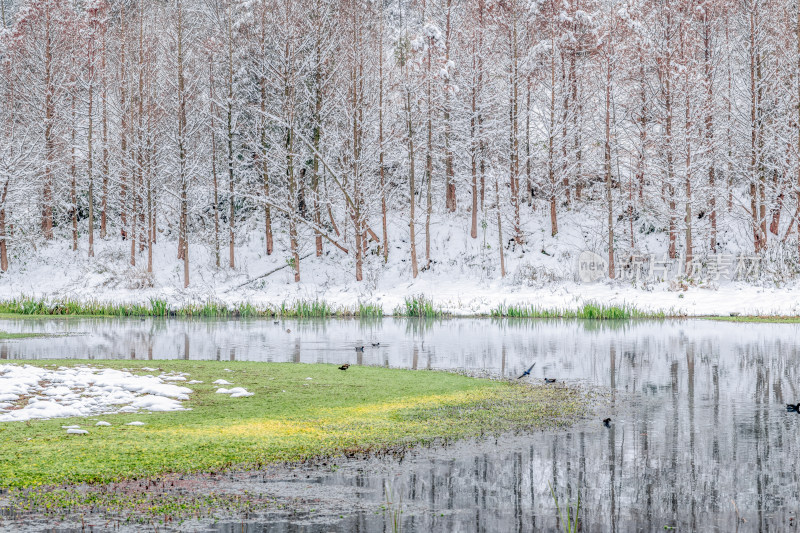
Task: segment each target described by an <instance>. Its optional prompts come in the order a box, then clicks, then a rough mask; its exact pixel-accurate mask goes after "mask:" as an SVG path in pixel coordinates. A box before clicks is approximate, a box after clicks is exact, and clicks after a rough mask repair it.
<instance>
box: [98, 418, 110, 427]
mask: <svg viewBox="0 0 800 533" xmlns="http://www.w3.org/2000/svg"><path fill="white" fill-rule="evenodd" d="M110 425H111V424H109V423H108V422H104V421H103V420H101V421H99V422H98V423H97V424H95V426H101V427H108V426H110Z"/></svg>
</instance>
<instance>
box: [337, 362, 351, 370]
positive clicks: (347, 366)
mask: <svg viewBox="0 0 800 533" xmlns="http://www.w3.org/2000/svg"><path fill="white" fill-rule="evenodd" d="M348 368H350V364H349V363H345V364H343V365H342V366H340V367H339V370H347V369H348Z"/></svg>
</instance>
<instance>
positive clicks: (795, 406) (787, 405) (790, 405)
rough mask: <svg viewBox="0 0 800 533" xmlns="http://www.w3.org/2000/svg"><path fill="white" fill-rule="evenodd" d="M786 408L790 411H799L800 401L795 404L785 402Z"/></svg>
mask: <svg viewBox="0 0 800 533" xmlns="http://www.w3.org/2000/svg"><path fill="white" fill-rule="evenodd" d="M786 410H787V411H788V412H790V413H800V403H798V404H797V405H793V404H791V403H787V404H786Z"/></svg>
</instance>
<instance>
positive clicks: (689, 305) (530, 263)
mask: <svg viewBox="0 0 800 533" xmlns="http://www.w3.org/2000/svg"><path fill="white" fill-rule="evenodd" d="M437 224H438V225H439V228H440V229H441V232H439V233H437V234H436V236H435V238H434V239H433V240H432V242H431V263H430V264H429V265H427V264H426V265H424V267H425V268H423V269H422V270H420V272H419V274H418V276H417V277H416V278H415V277H413V275H412V273H411V271H410V266H409V263H408V261H407V259H408V258H407V257H406V255H405V254H401V253H400V252H399V251H398V252H395V251H394V250H393V251H392V253H391V254H390V255H389V259H388V261H387V262H384V261H383V257H382V256H376V255H371V254H370V255H368V256H367V257H366V259H365V264H364V279H363V281H360V282H359V281H356V280H355V278H354V275H353V268H354V266H353V264H352V258H351V257H350V256H346V255H343V254H341V253H339V252H338V251H337V250H328V251H327V252H326V253H325V254H323V255H322V256H321V257H316V256H314V255H313V254H312V255H311V256H309V257H305V256H306V254H305V253H304V254H303V256H304V257H305V258H304V259H303V260H302V261H301V276H300V282H299V283H296V282H295V281H294V275H293V273H292V270H291V268H289V267H288V266H289V265H290V263H288V262H287V260H288V258H289V255H288V254H287V252H286V250H283V249H281V248H279V249H277V250H276V252H275V253H273V254H272V255H269V256H267V255H266V254H265V253H264V252H263V249H262V248H263V247H262V243H260V242H258V241H257V240H253V241H249V240H248V241H244V242H242V243H240V244H239V247H238V248H237V252H236V254H237V257H236V268H234V269H232V268H228V267H226V266H225V265H223V266H221V267H217V266H215V261H214V256H213V254H209V250H208V249H207V248H205V247H203V246H197V247H196V248H195V249H194V250H193V256H192V257H193V262H192V264H191V283H190V286H189V287H188V288H184V287H183V274H182V273H183V264H182V262H180V261H178V260H177V259H176V258H175V253H174V252H175V247H174V243H170V242H169V241H166V240H160V241H159V243H158V244H157V245H156V246H155V249H154V260H153V261H154V267H153V272H152V273H148V272H147V269H146V267H144V266H142V264H143V263H140V264H139V266H135V267H134V266H131V265H130V264H129V255H128V254H129V251H130V246H129V243H125V242H121V241H119V242H118V241H115V240H101V241H99V242H97V243H96V257H94V258H88V257H87V254H86V250H83V249H81V250H79V251H78V252H75V253H73V252H72V251H70V250H65V249H64V247H63V246H59V245H57V244H56V243H42V244H41V245H40V246H37V247H36V249H35V250H34V248H33V247H31V248H30V249H26V251H25V253H24V254H23V255H22V256H21V257H20V258H19V260H18V261H16V262H13V263H12V266H11V268H10V269H9V270H8V271H7V272H5V273H2V274H0V294H1V295H2V297H0V299H2V301H3V302H5V304H11V303H13V302H17V303H18V304H19V305H17V306H16V307H17V309H12V308H11V307H13V306H10V305H0V313H6V312H14V313H24V314H52V312H53V311H52V308H57V313H58V314H89V315H98V314H101V315H113V316H119V315H120V314H122V315H125V314H130V315H137V316H163V315H164V314H175V315H179V316H230V315H236V316H254V315H259V316H261V315H264V316H267V315H269V316H272V315H280V316H284V317H292V316H297V317H303V316H352V315H358V316H378V315H383V316H386V315H398V314H400V315H404V316H405V315H408V314H414V313H416V314H417V316H419V315H428V314H431V313H434V314H439V315H447V316H473V317H474V316H492V315H496V314H498V313H500V314H502V310H504V309H505V310H508V309H535V310H536V311H537V313H538V314H539V315H542V316H552V315H558V316H570V315H575V314H576V313H579V312H580V311H581V310H582V309H584V308H586V307H587V306H596V307H597V306H599V307H605V308H609V309H610V308H614V309H628V310H631V311H635V313H633V314H635V315H639V316H650V317H683V316H707V315H717V316H730V315H731V314H735V315H739V316H776V317H778V316H800V282H798V280H795V279H793V278H792V277H791V276H790V275H788V274H785V275H783V274H781V275H779V272H778V271H775V272H772V270H769V269H767V268H766V267H767V266H769V265H768V264H767V263H765V265H764V268H765V271H764V273H763V276H762V277H757V276H752V277H749V278H747V280H739V279H738V278H737V279H736V280H730V279H719V280H713V279H711V280H704V279H689V278H686V277H677V278H674V279H653V280H650V279H643V280H633V279H615V280H610V279H601V280H598V281H595V282H592V283H584V282H581V281H579V279H580V277H579V276H578V258H579V256H580V254H581V251H582V250H583V249H584V245H583V244H582V243H583V240H582V238H579V237H580V236H572V237H571V238H567V236H559V237H557V238H550V237H547V238H544V237H543V240H542V241H541V242H536V243H534V242H533V241H532V242H531V243H529V244H528V245H527V246H526V247H525V248H522V247H516V248H515V249H514V250H508V251H507V254H506V258H505V259H506V263H505V266H506V275H505V276H501V273H500V271H499V268H498V265H497V263H496V261H495V258H494V255H493V252H492V251H491V250H490V249H487V248H486V247H484V246H481V243H482V242H483V241H482V240H480V239H478V240H474V239H471V238H469V236H468V229H466V230H465V229H464V228H461V227H459V226H458V224H454V221H453V220H451V219H449V218H447V217H445V218H442V219H441V220H440V221H439V222H438V223H437ZM465 231H466V233H465ZM487 242H496V241H487ZM656 248H657V247H656ZM651 251H652V252H655V253H658V250H657V249H655V248H654V249H653V250H651ZM648 253H649V252H648ZM731 253H733V252H732V251H731ZM770 264H771V263H770ZM773 266H774V265H773ZM770 268H772V267H770ZM768 270H769V272H768ZM773 270H774V269H773ZM779 270H780V269H779ZM53 272H58V275H53ZM781 272H782V271H781ZM768 274H769V276H768ZM415 304H420V305H415Z"/></svg>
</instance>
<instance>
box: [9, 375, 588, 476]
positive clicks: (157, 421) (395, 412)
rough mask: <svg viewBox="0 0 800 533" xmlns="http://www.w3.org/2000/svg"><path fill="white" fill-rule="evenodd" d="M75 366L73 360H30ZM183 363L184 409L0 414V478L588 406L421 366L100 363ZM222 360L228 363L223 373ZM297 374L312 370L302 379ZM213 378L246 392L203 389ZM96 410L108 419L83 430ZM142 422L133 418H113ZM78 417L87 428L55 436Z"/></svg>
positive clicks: (412, 436)
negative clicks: (29, 417) (65, 415)
mask: <svg viewBox="0 0 800 533" xmlns="http://www.w3.org/2000/svg"><path fill="white" fill-rule="evenodd" d="M45 363H47V364H56V365H65V366H69V365H76V364H81V363H80V362H75V361H55V362H54V361H46V362H32V363H31V364H45ZM96 366H99V367H112V368H129V369H136V368H138V367H141V366H158V367H159V368H161V369H163V370H164V371H181V372H188V373H189V374H190V376H191V377H190V379H199V380H202V381H204V383H203V384H201V385H192V386H191V387H192V388H193V390H194V391H195V392H194V393H193V394H192V395H191V399H190V400H189V401H188V402H187V403H188V405H187V407H191V409H192V410H191V411H183V412H173V413H155V414H146V413H140V414H120V415H103V416H101V417H92V418H91V419H79V418H73V419H58V420H38V421H31V422H30V423H29V424H28V423H21V422H13V423H8V422H7V423H0V486H2V487H10V488H26V487H27V488H30V487H37V486H44V485H48V486H52V485H58V484H62V483H76V482H99V483H105V482H112V481H115V480H121V479H131V478H141V477H150V476H157V475H160V474H165V473H170V472H174V473H191V472H209V471H221V470H224V469H228V468H231V467H245V468H247V467H261V466H263V465H267V464H271V463H276V462H286V461H288V462H294V461H303V460H308V459H312V458H319V457H329V456H336V455H339V454H342V453H345V454H354V453H369V452H373V451H379V450H386V449H391V448H392V447H395V446H406V445H416V444H422V443H430V442H433V441H436V440H438V439H444V440H451V439H458V438H464V437H470V436H479V435H483V434H498V433H501V432H505V431H512V430H525V429H533V428H544V427H558V426H562V425H565V424H568V423H571V422H573V421H575V420H576V419H578V418H581V417H582V415H583V414H584V413H585V412H586V411H588V402H587V399H586V396H585V395H584V394H583V393H581V392H578V391H576V390H573V389H570V388H562V387H550V388H548V387H531V386H529V385H525V384H518V383H510V382H500V381H491V380H484V379H474V378H470V377H466V376H462V375H456V374H449V373H443V372H431V371H411V370H394V369H385V368H375V367H360V366H353V367H350V369H349V370H347V371H346V372H343V371H340V370H338V369H337V368H336V366H335V365H298V364H292V363H247V362H216V361H211V362H194V361H142V362H138V361H137V362H134V361H104V362H103V363H102V364H99V363H98V364H97V365H96ZM224 368H229V369H231V370H232V372H226V371H224ZM307 377H311V378H313V379H311V380H307V379H306V378H307ZM219 378H224V379H226V380H228V381H230V382H232V383H234V384H235V386H242V387H245V388H247V389H248V390H249V391H251V392H254V393H255V395H254V396H251V397H248V398H229V397H228V396H227V395H223V394H215V392H214V391H215V390H216V388H217V386H215V385H213V384H211V382H212V381H214V380H216V379H219ZM98 418H101V419H103V420H106V421H108V422H110V423H112V424H113V426H112V427H107V428H103V427H99V428H98V427H94V421H95V420H96V419H98ZM133 420H142V421H144V422H146V425H145V426H142V427H134V426H125V425H124V424H125V423H126V422H130V421H133ZM62 425H81V426H82V427H84V428H85V429H88V430H89V432H90V433H89V434H88V435H67V434H66V433H65V431H64V430H63V429H61V426H62Z"/></svg>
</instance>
